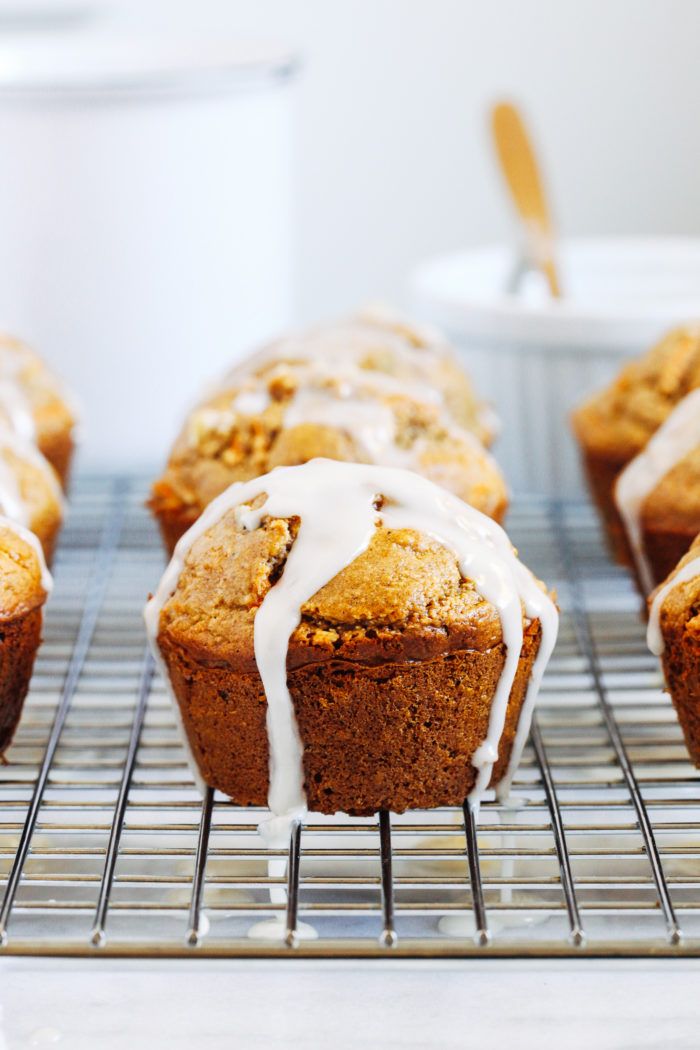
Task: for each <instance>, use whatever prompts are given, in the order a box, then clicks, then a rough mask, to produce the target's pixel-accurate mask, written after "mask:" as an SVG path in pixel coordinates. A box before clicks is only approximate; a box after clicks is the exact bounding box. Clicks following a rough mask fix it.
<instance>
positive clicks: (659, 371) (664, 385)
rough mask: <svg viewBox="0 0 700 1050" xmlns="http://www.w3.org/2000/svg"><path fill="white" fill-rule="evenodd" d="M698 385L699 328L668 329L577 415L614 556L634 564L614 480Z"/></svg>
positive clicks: (575, 423) (595, 495) (591, 480)
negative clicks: (651, 347) (617, 503)
mask: <svg viewBox="0 0 700 1050" xmlns="http://www.w3.org/2000/svg"><path fill="white" fill-rule="evenodd" d="M697 387H700V328H691V327H686V328H678V329H675V330H674V331H672V332H670V333H669V334H668V335H667V336H665V338H664V339H662V340H661V342H660V343H658V344H657V345H656V346H655V347H654V348H653V349H652V350H651V351H650V352H649V353H648V354H645V356H644V357H642V358H640V359H638V360H635V361H632V362H630V363H629V364H628V365H626V366H625V367H624V368H623V369H622V371H621V372H620V374H619V376H618V377H617V379H616V380H615V381H614V382H613V383H612V384H611V385H610V386H609V387H607V389H606V390H604V391H603V392H602V393H599V394H596V395H595V396H594V397H592V398H591V399H590V400H589V401H587V402H585V403H584V404H583V405H582V406H581V407H580V408H579V409H577V410H576V412H575V413H574V415H573V428H574V432H575V434H576V437H577V439H578V441H579V444H580V446H581V451H582V454H583V463H584V467H585V470H586V474H587V477H588V482H589V485H590V489H591V494H592V496H593V499H594V501H595V503H596V504H597V506H598V509H599V511H600V513H601V515H602V518H603V522H604V524H605V528H606V533H607V537H608V541H609V543H610V547H611V550H612V552H613V555H614V556H615V557H616V558H617V560H618V561H621V562H623V563H624V564H627V565H632V564H634V560H633V556H632V552H631V550H630V546H629V543H628V540H627V536H626V531H625V528H624V525H623V522H622V520H621V517H620V513H619V511H618V508H617V505H616V503H615V483H616V481H617V478H618V476H619V474H620V473H621V472H622V470H623V469H624V468H625V467H626V466H627V464H628V463H629V462H630V461H631V460H633V459H634V458H635V456H637V455H639V453H640V452H641V451H642V449H643V448H644V447H645V445H646V444H647V442H648V441H649V438H650V437H651V436H652V434H654V433H655V432H656V431H657V430H658V428H659V427H660V426H661V424H662V423H663V422H664V421H665V420H666V419H667V418H668V417H669V415H670V414H671V412H672V411H673V410H674V408H675V407H676V405H677V404H678V403H679V402H680V401H682V400H683V398H684V397H686V395H687V394H689V393H690V391H691V390H695V389H696V388H697Z"/></svg>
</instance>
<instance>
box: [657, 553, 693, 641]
mask: <svg viewBox="0 0 700 1050" xmlns="http://www.w3.org/2000/svg"><path fill="white" fill-rule="evenodd" d="M697 576H700V557H697V558H693V559H692V560H691V561H689V562H688V563H687V564H686V565H684V566H683V567H682V568H680V569H679V570H678V571H677V572H676V573H675V575H674V576H672V577H671V579H670V580H667V582H666V583H665V584H664V585H663V587H660V588H659V590H658V591H657V592H656V594H655V595H654V600H653V601H652V603H651V608H650V609H649V623H648V624H647V645H648V646H649V648H650V649H651V651H652V653H653V654H654V656H661V654H662V653H663V651H664V648H665V646H664V637H663V634H662V633H661V610H662V608H663V605H664V602H665V601H666V599H667V598H668V596H669V594H670V593H671V591H672V590H674V589H675V588H676V587H678V586H679V585H680V584H682V583H688V582H689V581H690V580H694V579H695V578H696V577H697Z"/></svg>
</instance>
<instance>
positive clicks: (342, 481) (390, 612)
mask: <svg viewBox="0 0 700 1050" xmlns="http://www.w3.org/2000/svg"><path fill="white" fill-rule="evenodd" d="M477 581H478V582H477ZM557 620H558V617H557V611H556V607H555V605H554V603H553V601H552V600H551V598H550V597H549V596H548V594H547V593H546V591H545V589H544V587H543V585H541V584H539V583H538V582H537V581H536V580H535V578H534V577H533V576H532V575H531V573H530V572H529V571H528V570H527V569H526V568H525V567H524V566H523V565H522V564H521V563H520V562H519V561H518V559H517V557H516V555H515V552H514V551H513V548H512V547H511V545H510V543H509V541H508V539H507V537H506V534H505V533H504V532H503V530H502V529H501V528H500V526H498V525H497V524H495V523H494V522H493V521H491V520H490V519H489V518H487V517H485V516H484V515H483V514H481V513H479V511H477V510H475V509H474V508H473V507H469V506H468V505H467V504H465V503H463V502H462V501H461V500H459V499H458V498H457V497H455V496H454V495H452V494H451V493H449V492H447V491H446V490H445V489H442V488H440V487H439V486H437V485H435V484H433V483H432V482H430V481H428V480H427V479H426V478H423V477H420V476H419V475H417V474H414V473H413V472H411V471H407V470H401V469H396V468H387V467H377V466H374V465H363V464H354V463H342V462H340V463H339V462H334V461H331V460H327V459H316V460H313V461H311V462H309V463H306V464H305V465H303V466H297V467H280V468H277V469H276V470H273V471H272V472H271V473H269V474H268V475H266V476H265V477H262V478H256V479H254V480H252V481H249V482H246V483H241V484H236V485H232V486H231V488H229V489H228V490H227V491H226V492H225V493H223V494H222V495H221V496H219V497H218V498H217V499H216V500H215V501H214V502H213V503H212V504H210V506H209V507H208V508H207V510H206V511H205V512H204V513H203V514H202V516H201V517H200V519H199V520H198V521H197V523H196V524H195V525H194V526H193V527H192V529H191V530H190V531H189V532H188V533H187V535H186V536H184V537H183V538H182V539H181V540H180V542H179V544H178V546H177V548H176V551H175V554H174V556H173V559H172V561H171V562H170V565H169V566H168V568H167V570H166V572H165V574H164V576H163V579H162V580H161V582H160V584H159V587H158V589H157V592H156V594H155V596H154V597H153V598H152V599H151V600H150V602H149V603H148V606H147V608H146V623H147V628H148V632H149V636H150V639H151V642H152V645H153V648H154V653H155V655H156V658H157V659H158V660H159V662H160V666H161V670H162V671H163V673H164V676H165V679H166V682H167V684H168V686H169V688H170V689H171V691H172V695H173V699H174V701H175V704H176V710H177V711H178V712H179V716H180V718H181V720H182V724H183V726H184V731H185V734H186V738H187V741H188V744H189V748H190V750H191V756H192V758H193V761H194V765H195V770H196V772H197V773H198V775H199V777H200V782H201V781H204V782H205V783H206V784H209V785H211V786H213V787H215V788H217V789H219V790H221V791H222V792H224V793H225V794H226V795H228V796H229V797H230V798H232V799H233V800H234V801H235V802H237V803H238V804H240V805H255V806H262V805H265V803H266V802H267V803H269V806H270V808H271V810H272V812H273V814H275V815H276V816H277V817H280V818H284V819H285V820H286V819H288V818H289V817H293V816H295V815H298V814H300V813H303V812H304V810H305V809H306V808H307V807H308V808H309V809H311V810H314V811H317V812H322V813H334V812H336V811H345V812H348V813H352V814H369V813H373V812H375V811H376V810H377V809H380V808H387V809H391V810H393V811H395V812H401V811H403V810H406V809H408V808H413V807H431V806H439V805H457V804H461V803H462V802H463V801H464V799H465V798H469V799H470V800H471V802H473V803H477V802H478V801H479V799H480V798H481V796H482V794H483V792H484V790H485V789H486V788H487V786H489V785H492V786H499V788H500V789H502V790H503V791H507V788H508V786H509V784H510V779H511V777H512V775H513V772H514V770H515V767H516V766H517V763H518V760H519V757H520V754H521V752H522V748H523V746H524V743H525V740H526V737H527V734H528V731H529V724H530V718H531V712H532V705H533V703H534V700H535V696H536V693H537V690H538V687H539V683H540V680H541V677H542V674H543V672H544V669H545V666H546V664H547V661H548V659H549V656H550V653H551V651H552V647H553V645H554V641H555V637H556V632H557Z"/></svg>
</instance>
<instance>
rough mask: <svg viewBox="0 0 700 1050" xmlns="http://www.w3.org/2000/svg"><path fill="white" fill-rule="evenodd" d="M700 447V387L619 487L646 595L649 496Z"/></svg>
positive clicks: (621, 507)
mask: <svg viewBox="0 0 700 1050" xmlns="http://www.w3.org/2000/svg"><path fill="white" fill-rule="evenodd" d="M698 446H700V388H699V389H697V390H693V391H691V393H689V394H687V395H686V396H685V397H684V398H683V400H682V401H679V402H678V404H677V405H676V407H675V408H674V410H673V412H671V414H670V416H669V417H668V418H667V419H666V420H665V421H664V423H662V424H661V426H660V427H659V429H658V430H657V431H656V433H655V434H653V435H652V437H651V438H650V439H649V441H648V442H647V444H646V445H645V447H644V448H643V449H642V451H641V452H640V453H639V455H638V456H635V458H634V459H633V460H632V461H631V462H630V463H628V464H627V466H626V467H625V469H624V470H623V471H622V473H621V474H620V476H619V477H618V479H617V482H616V484H615V502H616V504H617V509H618V510H619V512H620V517H621V518H622V521H623V524H624V526H625V531H626V533H627V538H628V540H629V545H630V548H631V550H632V555H633V557H634V561H635V565H636V567H637V572H638V574H639V579H640V581H641V584H642V587H643V588H644V590H645V591H646V593H647V594H648V593H650V592H651V591H652V590H653V589H654V578H653V576H652V572H651V566H650V565H649V560H648V558H647V556H646V552H645V550H644V538H643V534H642V524H641V516H642V509H643V507H644V503H645V501H646V499H647V497H648V496H649V495H650V494H651V493H652V492H653V491H654V489H655V488H656V487H657V485H659V483H660V482H661V481H662V480H663V479H664V477H665V476H666V475H667V474H668V473H669V471H670V470H672V469H673V467H674V466H676V464H677V463H680V461H681V460H682V459H683V458H684V457H685V456H687V455H689V454H690V453H691V452H692V451H693V449H695V448H697V447H698Z"/></svg>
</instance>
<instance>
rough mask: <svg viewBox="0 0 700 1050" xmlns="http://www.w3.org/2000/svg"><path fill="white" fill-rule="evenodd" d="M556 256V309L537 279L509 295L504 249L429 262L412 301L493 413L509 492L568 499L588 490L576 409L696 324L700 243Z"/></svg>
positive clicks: (605, 246)
mask: <svg viewBox="0 0 700 1050" xmlns="http://www.w3.org/2000/svg"><path fill="white" fill-rule="evenodd" d="M559 255H560V263H561V272H562V283H563V289H564V297H563V298H562V299H561V300H553V299H551V298H550V297H549V296H548V294H547V291H546V288H545V286H544V282H543V281H542V280H541V278H540V277H539V275H538V274H528V275H526V277H525V279H524V280H523V282H522V284H521V286H520V287H519V289H518V292H517V293H508V292H507V291H506V289H507V287H508V283H509V278H510V276H511V275H512V273H513V267H514V262H515V259H514V252H513V250H512V248H510V247H506V246H502V245H501V246H493V247H488V248H479V249H474V250H471V251H465V252H462V253H459V254H454V255H449V256H445V257H442V258H438V259H434V260H429V261H428V262H426V263H425V264H424V265H422V266H421V267H419V268H418V270H417V271H416V272H415V274H414V275H413V279H412V293H413V298H414V302H415V303H416V305H417V308H418V310H419V311H420V312H421V313H422V314H423V315H424V316H426V317H427V318H428V319H430V320H432V321H434V322H435V323H437V324H440V325H441V326H442V327H443V328H444V329H445V330H446V332H447V333H448V335H450V337H451V338H452V339H453V340H454V341H455V343H456V345H457V346H458V348H459V349H460V351H461V352H462V354H463V357H464V362H465V365H466V367H467V368H468V369H469V371H470V372H471V373H472V375H473V378H474V382H475V385H476V386H477V389H478V390H479V392H480V393H482V394H483V395H484V396H485V397H486V398H488V399H489V400H491V401H492V402H493V404H494V405H495V407H496V410H497V412H498V414H499V416H500V417H501V428H502V429H501V436H500V437H499V439H498V442H497V444H496V448H495V453H496V457H497V458H498V460H499V462H500V463H501V464H502V466H503V467H504V470H505V472H506V476H507V477H508V480H509V482H510V484H511V487H512V488H513V490H514V491H521V492H522V491H528V492H534V493H541V494H544V495H550V496H562V497H563V496H580V495H582V494H583V491H584V487H583V483H582V478H581V472H580V466H579V457H578V450H577V448H576V447H575V445H574V441H573V438H572V435H571V428H570V425H569V415H570V412H571V409H572V408H573V407H574V406H575V405H577V404H579V403H580V401H581V400H582V399H583V398H584V397H585V396H586V395H587V394H589V393H591V392H593V391H594V390H596V389H598V388H600V387H602V386H604V385H605V384H607V383H609V382H610V380H611V379H612V378H613V377H614V376H615V374H616V373H617V371H618V370H619V369H620V368H621V367H622V365H623V364H624V362H625V360H626V359H628V358H629V357H631V356H634V355H638V354H642V353H644V352H645V351H646V350H648V349H650V348H651V347H652V346H653V344H654V342H655V341H656V340H657V339H658V338H659V337H660V336H661V335H662V334H663V333H664V331H665V330H667V329H668V328H670V327H672V326H673V325H676V324H679V323H683V322H686V321H693V320H695V321H698V320H700V240H696V239H691V238H643V239H642V238H629V239H576V240H570V241H565V242H564V243H562V245H561V246H560V252H559Z"/></svg>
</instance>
